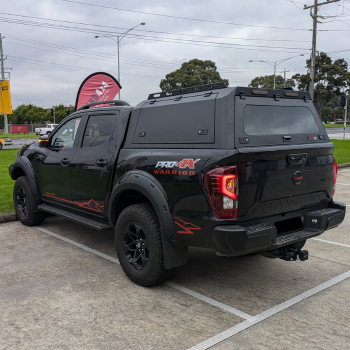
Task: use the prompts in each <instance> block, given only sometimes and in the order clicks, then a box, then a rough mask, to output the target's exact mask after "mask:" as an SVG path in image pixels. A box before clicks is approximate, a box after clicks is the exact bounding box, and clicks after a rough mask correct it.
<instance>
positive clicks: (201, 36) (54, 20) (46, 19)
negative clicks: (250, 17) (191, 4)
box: [0, 12, 310, 42]
mask: <svg viewBox="0 0 350 350" xmlns="http://www.w3.org/2000/svg"><path fill="white" fill-rule="evenodd" d="M0 14H1V15H6V16H15V17H25V18H33V19H40V20H44V21H53V22H61V23H70V24H79V25H84V26H92V27H103V28H111V29H121V30H125V29H128V28H124V27H113V26H106V25H101V24H91V23H82V22H73V21H62V20H58V19H52V18H44V17H34V16H27V15H17V14H13V13H7V12H0ZM134 31H135V32H145V33H158V34H169V35H181V36H191V37H199V38H213V39H228V40H249V41H290V42H310V40H292V39H264V38H257V39H255V38H231V37H222V36H213V35H198V34H188V33H174V32H164V31H162V32H159V31H155V30H146V29H142V30H140V29H134Z"/></svg>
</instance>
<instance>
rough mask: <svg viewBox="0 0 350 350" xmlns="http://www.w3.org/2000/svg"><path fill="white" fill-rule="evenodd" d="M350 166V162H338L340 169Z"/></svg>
mask: <svg viewBox="0 0 350 350" xmlns="http://www.w3.org/2000/svg"><path fill="white" fill-rule="evenodd" d="M349 167H350V163H344V164H338V169H341V168H349Z"/></svg>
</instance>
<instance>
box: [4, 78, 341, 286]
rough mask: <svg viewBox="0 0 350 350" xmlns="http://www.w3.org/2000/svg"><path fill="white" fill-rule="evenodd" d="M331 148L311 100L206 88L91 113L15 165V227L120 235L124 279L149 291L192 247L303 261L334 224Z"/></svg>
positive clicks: (72, 120) (337, 209) (336, 207)
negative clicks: (48, 224)
mask: <svg viewBox="0 0 350 350" xmlns="http://www.w3.org/2000/svg"><path fill="white" fill-rule="evenodd" d="M333 149H334V145H333V144H332V143H331V142H330V141H329V139H328V136H327V133H326V131H325V129H324V127H323V125H322V123H321V121H320V119H319V117H318V115H317V112H316V110H315V108H314V106H313V103H312V101H311V99H310V95H309V93H308V92H303V91H291V90H283V89H281V90H270V89H252V88H247V87H235V88H225V86H224V84H223V83H217V84H210V85H204V86H197V87H191V88H186V89H182V90H174V91H168V92H161V93H157V94H151V95H149V98H148V99H147V100H146V101H143V102H141V103H139V104H138V105H137V106H136V107H131V106H130V105H129V104H128V103H126V102H124V101H106V102H104V103H103V106H102V107H101V106H98V105H97V103H96V104H90V105H86V106H84V107H82V108H81V109H80V110H78V111H77V112H75V113H73V114H72V115H70V116H68V117H67V118H66V119H64V120H63V121H62V122H61V123H60V124H59V125H58V126H57V127H56V128H55V130H54V131H53V132H52V133H51V134H50V136H46V135H45V136H42V137H41V139H40V140H39V142H38V143H35V144H32V145H30V146H26V147H24V148H22V149H21V150H20V151H19V153H18V156H17V159H16V161H15V162H14V163H13V164H12V165H11V166H10V168H9V172H10V176H11V178H12V179H14V180H16V183H15V186H14V192H13V193H14V194H13V199H14V204H15V208H16V213H17V216H18V218H19V220H20V221H21V222H22V223H23V224H25V225H28V226H32V225H39V224H40V223H42V222H43V220H44V219H45V215H46V213H52V214H55V215H60V216H63V217H66V218H67V219H71V220H73V221H76V222H79V223H81V224H82V225H86V226H88V227H92V228H94V229H97V230H101V231H102V230H111V229H113V228H114V229H115V242H116V250H117V254H118V258H119V261H120V264H121V266H122V268H123V270H124V271H125V273H126V274H127V276H128V277H129V278H130V279H131V280H132V281H134V282H135V283H137V284H140V285H143V286H151V285H155V284H158V283H161V282H162V281H164V280H165V279H167V278H168V277H169V276H170V275H171V273H172V271H173V269H174V268H175V267H177V266H180V265H183V264H185V263H186V261H187V252H188V247H189V246H196V247H206V248H210V249H214V250H215V251H216V252H217V254H218V255H221V256H239V255H244V254H249V253H252V252H259V253H261V254H262V255H264V256H266V257H270V258H281V259H284V260H290V261H294V260H298V259H299V260H307V257H308V252H307V251H305V250H301V249H302V248H303V246H304V244H305V242H306V240H307V239H309V238H311V237H315V236H318V235H320V234H321V233H323V232H324V231H325V230H329V229H331V228H333V227H336V226H337V225H339V224H340V223H341V222H342V221H343V219H344V216H345V205H344V204H342V203H337V202H334V201H333V195H334V191H335V183H336V176H337V164H336V162H335V160H334V158H333Z"/></svg>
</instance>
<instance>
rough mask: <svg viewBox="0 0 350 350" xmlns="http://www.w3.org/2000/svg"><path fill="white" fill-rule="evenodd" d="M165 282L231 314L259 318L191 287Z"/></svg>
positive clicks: (251, 318)
mask: <svg viewBox="0 0 350 350" xmlns="http://www.w3.org/2000/svg"><path fill="white" fill-rule="evenodd" d="M165 284H167V285H168V286H170V287H173V288H175V289H177V290H180V291H181V292H183V293H186V294H188V295H191V296H193V297H195V298H197V299H200V300H203V301H205V302H206V303H208V304H211V305H214V306H216V307H218V308H220V309H223V310H225V311H228V312H230V313H231V314H234V315H236V316H239V317H241V318H244V319H245V320H249V321H255V320H256V319H257V318H256V317H254V316H251V315H248V314H246V313H244V312H242V311H239V310H237V309H235V308H233V307H231V306H228V305H226V304H223V303H220V302H219V301H216V300H214V299H211V298H208V297H206V296H205V295H203V294H199V293H197V292H194V291H193V290H191V289H188V288H186V287H182V286H180V285H178V284H176V283H174V282H170V281H168V282H165Z"/></svg>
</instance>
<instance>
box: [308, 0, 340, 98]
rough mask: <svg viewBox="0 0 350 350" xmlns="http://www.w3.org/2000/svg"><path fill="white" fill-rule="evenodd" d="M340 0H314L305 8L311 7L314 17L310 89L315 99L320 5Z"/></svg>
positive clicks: (311, 14)
mask: <svg viewBox="0 0 350 350" xmlns="http://www.w3.org/2000/svg"><path fill="white" fill-rule="evenodd" d="M339 1H340V0H327V1H326V2H322V3H320V4H319V3H318V0H314V4H313V5H312V6H306V5H304V10H307V9H310V16H311V17H312V19H313V25H312V50H311V67H310V86H309V91H310V95H311V99H312V100H314V95H315V89H314V84H315V66H316V38H317V19H318V15H317V13H318V6H321V5H327V4H331V3H332V2H339ZM312 8H313V9H314V13H312V12H311V9H312Z"/></svg>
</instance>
